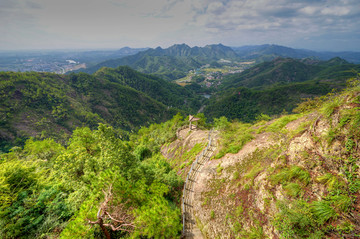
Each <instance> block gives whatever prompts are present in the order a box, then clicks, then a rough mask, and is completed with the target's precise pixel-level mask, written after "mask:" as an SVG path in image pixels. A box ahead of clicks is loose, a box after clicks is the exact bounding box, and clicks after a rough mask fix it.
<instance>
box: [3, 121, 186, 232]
mask: <svg viewBox="0 0 360 239" xmlns="http://www.w3.org/2000/svg"><path fill="white" fill-rule="evenodd" d="M182 124H184V122H183V121H182V117H181V116H180V115H177V116H175V117H174V118H173V119H172V120H171V121H168V122H166V123H163V124H154V125H151V126H150V127H149V128H142V129H141V130H140V131H139V134H133V135H132V136H131V138H132V140H131V141H124V140H122V139H121V138H120V137H119V136H120V135H118V134H117V132H116V131H114V130H113V128H111V127H109V126H106V125H104V124H100V125H99V127H98V129H97V130H94V131H91V130H90V129H89V128H86V127H85V128H78V129H76V130H75V131H74V133H73V135H72V136H71V138H70V139H69V141H68V142H67V145H68V146H67V147H63V146H61V145H60V144H58V143H56V142H54V140H52V139H45V140H42V141H36V140H34V139H29V140H27V141H26V144H25V146H24V148H23V149H22V148H19V147H15V148H12V149H11V152H9V153H7V154H2V155H1V159H0V188H1V190H0V202H1V203H0V204H1V207H0V225H1V227H0V237H1V238H47V237H57V236H60V238H102V237H103V232H102V230H101V229H100V227H99V226H98V225H94V223H93V224H92V223H91V222H95V221H96V220H97V217H98V216H97V212H98V210H99V208H102V209H103V210H105V209H106V212H107V213H109V215H111V217H110V216H109V218H107V219H106V222H105V221H104V223H107V224H113V225H116V223H117V221H116V219H117V218H118V220H119V217H120V216H122V217H126V218H128V220H129V221H127V222H126V223H127V224H129V225H127V226H126V227H125V226H124V228H122V230H119V231H112V230H111V227H110V226H107V230H108V232H109V233H110V235H112V236H115V237H143V238H144V237H147V238H174V237H177V236H178V235H179V231H180V230H181V217H180V210H179V206H178V205H179V191H181V190H180V188H181V186H182V180H181V179H180V178H179V177H178V176H177V175H176V173H175V172H174V171H173V170H172V169H171V168H170V165H169V164H168V163H167V162H166V161H165V159H164V158H163V157H162V156H161V155H160V154H159V147H160V145H161V144H162V143H165V142H168V141H169V140H171V139H173V137H174V135H175V131H176V129H177V128H178V127H179V126H181V125H182ZM110 195H111V197H110ZM105 202H106V205H105V206H103V205H104V203H105ZM104 220H105V219H104ZM95 224H96V223H95ZM116 226H118V225H116Z"/></svg>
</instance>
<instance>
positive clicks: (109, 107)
mask: <svg viewBox="0 0 360 239" xmlns="http://www.w3.org/2000/svg"><path fill="white" fill-rule="evenodd" d="M115 79H116V80H115ZM134 82H136V83H134ZM132 83H134V84H132ZM131 86H134V87H135V88H136V89H135V88H132V87H131ZM156 90H159V91H158V92H156ZM0 91H1V95H0V112H1V124H0V139H1V140H0V141H1V145H0V147H1V150H4V151H7V150H8V149H9V148H10V147H12V146H13V145H21V144H22V142H24V140H26V139H27V138H29V137H30V136H32V137H36V138H44V137H53V138H56V139H58V140H64V139H66V138H67V137H68V136H69V134H71V132H72V131H73V130H74V129H75V128H76V127H78V126H88V127H90V128H95V127H97V126H98V123H101V122H102V123H107V124H109V125H112V126H114V128H115V129H117V130H132V129H136V128H139V127H140V126H143V125H147V124H149V123H154V122H161V121H165V120H167V119H169V118H171V117H172V116H173V115H174V114H175V113H176V112H178V109H177V108H176V107H179V108H182V109H183V110H185V111H186V112H192V111H196V110H197V105H196V104H195V103H194V104H192V102H193V98H194V97H195V96H193V95H192V94H191V92H188V91H187V90H185V89H183V88H180V87H179V86H177V85H173V84H170V83H167V82H166V83H164V81H163V80H161V79H158V78H154V77H150V76H149V77H147V76H146V75H143V74H141V75H139V74H138V73H137V72H134V71H132V70H130V69H128V68H123V69H121V68H119V69H117V72H116V70H114V71H108V70H106V69H104V70H102V71H100V72H99V73H97V74H95V75H88V74H85V73H78V74H70V75H57V74H51V73H35V72H31V73H14V72H1V73H0ZM151 92H153V93H151ZM155 92H156V93H155ZM155 94H156V95H155ZM149 95H150V96H149ZM151 96H154V97H155V98H156V99H153V98H152V97H151Z"/></svg>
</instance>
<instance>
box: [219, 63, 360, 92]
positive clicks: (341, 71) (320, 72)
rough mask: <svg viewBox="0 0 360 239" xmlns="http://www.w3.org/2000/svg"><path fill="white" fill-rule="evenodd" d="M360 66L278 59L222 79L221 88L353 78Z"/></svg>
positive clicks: (255, 86) (256, 86)
mask: <svg viewBox="0 0 360 239" xmlns="http://www.w3.org/2000/svg"><path fill="white" fill-rule="evenodd" d="M359 71H360V65H356V64H350V63H348V62H346V61H345V60H342V59H340V58H333V59H331V60H329V61H315V60H311V59H304V60H296V59H292V58H277V59H275V60H272V61H269V62H264V63H261V64H258V65H256V66H254V67H252V68H250V69H247V70H245V71H244V72H242V73H238V74H233V75H230V76H229V77H227V78H226V79H224V81H223V88H230V87H240V86H243V87H248V88H265V87H267V86H269V85H273V84H288V83H294V82H303V81H307V80H314V79H319V80H328V79H330V80H339V79H346V78H350V77H354V76H355V75H356V73H357V72H359Z"/></svg>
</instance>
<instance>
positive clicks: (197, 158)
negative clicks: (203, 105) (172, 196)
mask: <svg viewBox="0 0 360 239" xmlns="http://www.w3.org/2000/svg"><path fill="white" fill-rule="evenodd" d="M211 133H212V129H211V130H210V131H209V136H208V144H207V146H206V148H205V149H204V150H203V151H202V152H201V154H200V156H198V157H196V160H195V162H193V163H192V165H191V168H190V171H189V172H188V174H187V176H186V180H185V183H184V189H183V196H182V210H183V213H182V221H183V230H182V234H183V235H185V221H186V215H185V194H186V190H187V188H186V185H187V184H188V181H189V178H191V176H192V174H193V168H194V167H195V166H196V165H197V164H198V161H199V159H201V158H203V157H204V155H205V154H206V153H207V151H208V150H209V147H210V146H211V141H212V138H211Z"/></svg>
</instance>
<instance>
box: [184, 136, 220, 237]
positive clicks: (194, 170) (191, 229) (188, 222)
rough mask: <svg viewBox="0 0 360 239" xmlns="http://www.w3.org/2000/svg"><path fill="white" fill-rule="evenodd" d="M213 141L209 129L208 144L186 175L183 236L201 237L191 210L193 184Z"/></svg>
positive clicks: (211, 149)
mask: <svg viewBox="0 0 360 239" xmlns="http://www.w3.org/2000/svg"><path fill="white" fill-rule="evenodd" d="M215 148H216V147H215V142H213V139H212V138H211V131H210V132H209V137H208V145H207V146H206V148H205V149H204V150H203V151H202V153H201V155H200V156H198V157H197V158H196V160H195V162H194V163H193V164H192V165H191V169H190V171H189V173H188V175H187V177H186V181H185V185H184V191H183V203H182V211H183V238H194V239H200V238H203V236H202V234H201V231H200V229H199V228H198V227H197V225H196V219H195V216H194V210H193V201H194V184H195V183H196V179H197V176H198V174H199V173H200V172H201V170H202V168H203V166H204V164H205V163H206V162H207V161H208V160H209V159H210V158H211V156H212V154H213V152H214V151H215Z"/></svg>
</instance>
